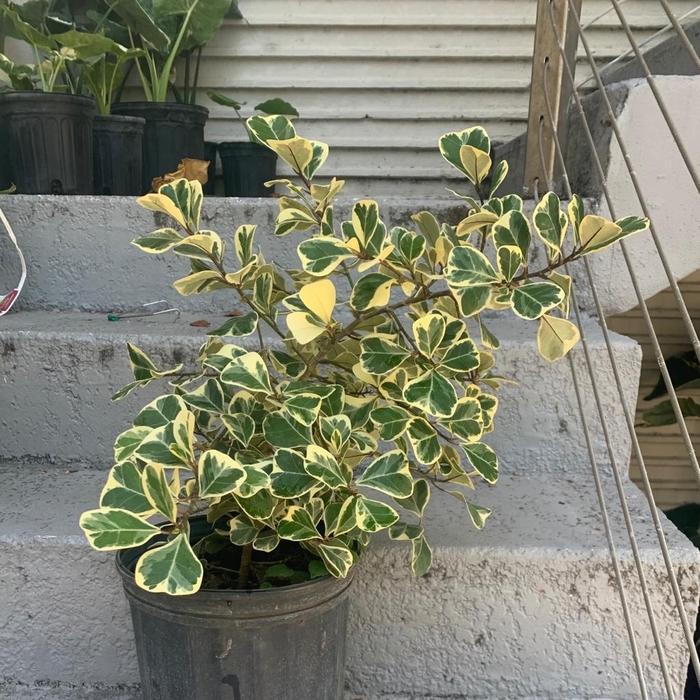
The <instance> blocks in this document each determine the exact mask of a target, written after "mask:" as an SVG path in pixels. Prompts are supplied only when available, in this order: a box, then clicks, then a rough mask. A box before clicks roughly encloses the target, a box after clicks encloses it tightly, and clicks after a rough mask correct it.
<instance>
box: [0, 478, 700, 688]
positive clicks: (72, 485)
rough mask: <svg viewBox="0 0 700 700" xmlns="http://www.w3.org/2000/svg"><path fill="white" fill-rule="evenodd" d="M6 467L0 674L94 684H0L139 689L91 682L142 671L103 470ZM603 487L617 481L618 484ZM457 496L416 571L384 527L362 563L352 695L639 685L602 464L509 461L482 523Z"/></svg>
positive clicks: (680, 555) (675, 637) (654, 551)
mask: <svg viewBox="0 0 700 700" xmlns="http://www.w3.org/2000/svg"><path fill="white" fill-rule="evenodd" d="M2 474H3V482H4V483H12V485H13V488H12V489H3V490H2V491H0V560H2V561H3V562H5V564H4V566H3V568H2V570H1V571H0V677H4V678H6V679H13V680H14V681H15V683H17V682H19V683H24V684H30V685H29V687H30V688H31V687H32V685H31V684H33V683H36V682H37V681H42V680H45V679H50V680H51V682H53V683H59V684H60V683H63V684H74V685H76V686H81V685H82V686H84V688H83V687H78V688H71V687H70V686H65V685H64V686H63V687H61V686H60V685H58V686H57V687H56V688H55V689H56V690H57V691H59V690H60V693H59V692H56V693H55V694H51V692H50V691H49V690H46V688H45V687H44V689H42V690H41V692H38V693H37V694H35V695H32V694H31V693H30V692H29V691H27V692H26V693H25V690H26V689H22V687H21V686H19V687H17V686H16V685H15V686H14V687H13V686H12V685H11V684H9V682H8V683H6V686H5V693H6V694H5V695H2V694H1V693H2V692H3V691H2V686H1V685H0V698H4V699H5V698H8V699H9V698H12V700H20V699H22V700H24V698H29V697H31V698H32V699H33V700H34V698H36V699H37V700H38V699H39V698H41V699H42V700H43V698H46V699H47V700H48V699H49V698H51V699H52V700H92V699H93V697H94V698H97V697H106V698H109V700H127V699H128V700H131V698H130V696H129V694H128V692H129V690H130V689H129V688H126V689H122V690H119V689H116V690H110V691H109V692H110V693H113V694H111V695H108V694H105V695H99V694H95V695H90V694H86V693H88V690H87V688H89V687H90V686H92V685H93V684H103V685H104V686H107V687H109V686H114V685H115V684H117V683H123V684H130V683H134V682H136V681H137V670H136V664H135V658H134V650H133V644H132V638H131V630H130V625H129V619H128V612H127V606H126V602H125V600H124V598H123V594H122V591H121V589H120V585H119V582H118V580H117V576H116V572H115V571H114V568H113V566H114V565H113V556H112V555H109V554H102V553H97V552H94V551H92V550H91V549H89V547H88V546H87V544H86V543H85V541H84V540H83V538H82V535H81V534H80V531H79V529H78V526H77V519H78V516H79V514H80V512H81V511H82V510H83V509H86V508H90V507H93V506H94V504H95V502H96V499H97V495H98V493H99V490H100V487H101V485H102V481H103V478H104V475H103V474H101V473H99V472H96V471H82V472H77V473H65V471H64V470H62V469H61V470H57V469H55V468H51V467H46V468H44V469H41V468H38V467H35V468H31V469H29V468H22V469H18V468H14V467H12V466H11V465H5V466H4V467H3V468H2ZM606 492H608V493H612V490H611V489H610V488H609V484H607V483H606ZM28 494H31V501H32V503H31V507H30V508H28V507H27V499H28V496H27V495H28ZM446 498H448V497H447V496H440V495H438V496H435V497H434V499H433V501H432V502H431V504H430V505H429V511H428V512H429V516H428V519H427V530H428V537H429V539H430V540H431V542H432V544H433V546H434V552H435V565H434V568H433V570H432V572H431V573H430V575H429V576H427V577H425V578H423V579H420V580H414V579H413V578H412V576H411V575H410V574H409V571H408V558H407V551H406V549H405V548H404V547H402V546H397V545H396V544H392V543H389V542H382V541H379V542H377V543H376V545H375V546H374V547H373V548H372V549H371V550H370V552H369V553H368V554H367V555H366V557H365V559H364V562H363V563H362V564H361V566H360V570H359V572H358V580H357V584H356V589H355V593H354V595H353V603H352V611H351V620H350V630H349V658H348V676H347V679H348V680H347V682H348V690H349V692H350V693H351V695H350V696H349V697H361V698H366V700H380V699H382V698H393V699H396V698H406V699H408V698H422V699H423V700H438V698H441V699H444V698H453V699H455V700H456V699H462V698H464V699H466V698H467V697H468V698H470V699H472V698H552V700H553V699H554V698H602V697H605V698H618V699H620V700H622V699H625V700H626V699H627V698H629V699H630V700H631V699H632V698H638V697H639V690H638V687H637V686H636V681H635V679H634V675H633V670H632V661H631V656H630V652H629V645H628V642H627V638H626V634H625V629H624V624H623V622H622V616H621V609H620V603H619V599H618V594H617V591H616V587H615V583H614V578H613V574H612V569H611V565H610V560H609V556H608V552H607V548H606V544H605V538H604V533H603V529H602V526H601V520H600V512H599V509H598V504H597V501H596V500H595V496H594V491H593V489H592V484H591V481H590V478H588V477H579V478H575V479H574V478H566V477H558V478H557V477H548V478H541V477H540V478H526V477H517V476H505V477H503V478H502V480H501V481H500V482H499V484H497V485H496V486H495V487H483V488H479V489H477V492H476V494H475V495H474V500H475V502H478V503H481V504H483V505H486V506H489V507H491V508H493V510H494V513H493V515H492V517H491V519H490V520H489V521H488V523H487V527H486V530H485V531H483V532H477V531H475V530H474V529H473V528H472V527H471V525H470V524H469V522H468V519H467V517H466V514H465V513H464V511H463V506H462V507H460V505H461V504H459V502H457V501H455V500H454V499H449V500H445V499H446ZM642 500H643V499H642V498H641V496H640V494H639V493H638V492H637V490H636V488H635V487H634V486H632V485H629V487H628V502H629V504H630V508H631V510H632V512H633V517H634V522H635V527H636V530H637V537H638V540H639V546H640V551H641V556H642V560H643V562H644V567H645V571H646V574H647V576H648V580H649V587H650V590H651V594H652V597H653V603H654V606H655V608H656V613H657V618H658V621H659V625H660V631H661V636H662V638H663V639H664V643H665V645H666V651H667V656H668V660H669V663H670V668H671V674H672V678H673V682H674V684H675V687H676V689H677V690H678V691H679V696H680V688H681V686H682V682H683V680H684V678H685V669H686V658H687V653H686V651H685V647H684V642H683V639H682V635H681V632H680V626H679V624H678V621H677V617H676V614H675V612H674V610H673V606H672V602H671V596H670V593H669V589H668V585H667V582H666V580H665V579H666V574H665V569H664V566H663V563H662V559H661V555H660V553H659V550H658V547H657V545H656V538H655V534H654V529H653V527H652V525H651V523H650V518H649V515H648V511H647V510H646V505H645V504H643V502H642ZM612 503H613V502H612V501H611V502H610V512H611V518H612V523H613V531H614V536H615V540H616V543H617V546H618V555H619V558H620V561H621V567H622V571H623V578H624V581H625V586H626V590H627V593H628V595H629V600H630V606H631V610H632V615H633V619H634V623H635V626H636V628H637V631H638V634H639V637H638V641H639V645H640V651H641V654H642V657H643V659H644V664H645V668H646V669H647V672H648V675H649V679H648V680H649V683H650V686H649V689H650V698H652V699H656V698H659V699H660V698H661V697H662V696H663V693H662V689H661V688H660V686H659V674H658V672H657V662H656V658H655V654H654V651H653V649H652V645H651V637H650V632H649V628H648V624H647V621H646V616H645V613H644V612H643V605H642V602H641V598H640V594H639V590H638V585H637V584H636V579H635V577H634V575H633V572H632V564H631V555H630V549H629V545H628V543H627V540H626V536H625V534H624V526H623V524H622V521H621V519H620V514H619V508H616V507H614V505H613V504H612ZM668 537H669V542H670V547H671V551H672V557H673V561H674V566H675V567H676V569H677V571H678V574H679V579H680V585H681V589H682V593H683V597H684V600H685V601H686V604H687V609H688V614H689V616H690V617H691V619H694V616H695V611H696V608H697V597H698V585H697V581H698V576H699V575H700V563H699V562H698V554H697V552H696V550H695V549H694V548H693V547H692V546H691V545H690V544H689V543H688V542H687V540H685V538H683V537H682V536H681V535H680V534H679V533H678V532H677V531H675V529H674V528H673V527H672V526H670V525H669V527H668ZM106 692H107V691H105V693H106ZM8 693H9V694H8ZM12 693H14V695H13V694H12ZM22 693H24V695H23V694H22ZM173 700H175V699H173ZM183 700H184V699H183Z"/></svg>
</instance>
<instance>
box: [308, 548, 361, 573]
mask: <svg viewBox="0 0 700 700" xmlns="http://www.w3.org/2000/svg"><path fill="white" fill-rule="evenodd" d="M315 549H316V550H317V551H318V554H319V556H320V557H321V559H323V563H324V564H325V565H326V569H328V571H329V573H330V574H331V576H335V577H336V578H345V577H346V576H347V575H348V572H349V571H350V567H352V565H353V562H354V559H353V556H352V552H351V551H350V550H349V549H348V548H347V547H346V546H345V545H343V544H340V543H337V544H324V543H322V542H319V543H318V544H316V545H315Z"/></svg>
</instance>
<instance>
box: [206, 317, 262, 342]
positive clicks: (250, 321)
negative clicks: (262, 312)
mask: <svg viewBox="0 0 700 700" xmlns="http://www.w3.org/2000/svg"><path fill="white" fill-rule="evenodd" d="M257 328H258V314H257V313H256V312H255V311H251V312H250V313H249V314H246V315H245V316H234V317H232V318H230V319H229V320H228V321H226V323H224V325H223V326H220V327H219V328H217V329H216V330H215V331H210V332H209V333H207V335H210V336H214V337H216V338H227V337H236V338H243V337H245V336H248V335H252V334H253V333H255V331H256V330H257Z"/></svg>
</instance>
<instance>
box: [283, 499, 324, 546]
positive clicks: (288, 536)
mask: <svg viewBox="0 0 700 700" xmlns="http://www.w3.org/2000/svg"><path fill="white" fill-rule="evenodd" d="M277 533H278V534H279V536H280V537H281V538H282V539H283V540H292V541H293V542H303V541H304V540H315V539H320V537H321V535H320V533H319V531H318V530H317V529H316V525H315V524H314V521H313V519H312V518H311V515H310V514H309V512H308V511H307V510H306V509H304V508H302V507H300V506H290V507H289V509H288V510H287V512H286V514H285V516H284V517H283V518H282V520H280V521H279V523H278V525H277Z"/></svg>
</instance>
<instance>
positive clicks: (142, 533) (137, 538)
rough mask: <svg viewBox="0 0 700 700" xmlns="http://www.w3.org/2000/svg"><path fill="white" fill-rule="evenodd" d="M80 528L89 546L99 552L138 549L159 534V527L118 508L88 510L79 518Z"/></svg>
mask: <svg viewBox="0 0 700 700" xmlns="http://www.w3.org/2000/svg"><path fill="white" fill-rule="evenodd" d="M80 527H81V528H82V529H83V532H85V536H86V537H87V539H88V542H89V543H90V545H91V546H92V547H94V548H95V549H100V550H113V549H126V548H127V547H138V546H140V545H142V544H145V543H146V542H148V540H150V539H151V538H152V537H154V536H155V535H157V534H159V533H160V528H159V527H156V526H155V525H151V524H150V523H149V522H147V521H146V520H144V519H143V518H140V517H139V516H138V515H134V513H130V512H129V511H127V510H121V509H118V508H100V509H99V510H89V511H87V512H85V513H83V514H82V515H81V516H80Z"/></svg>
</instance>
